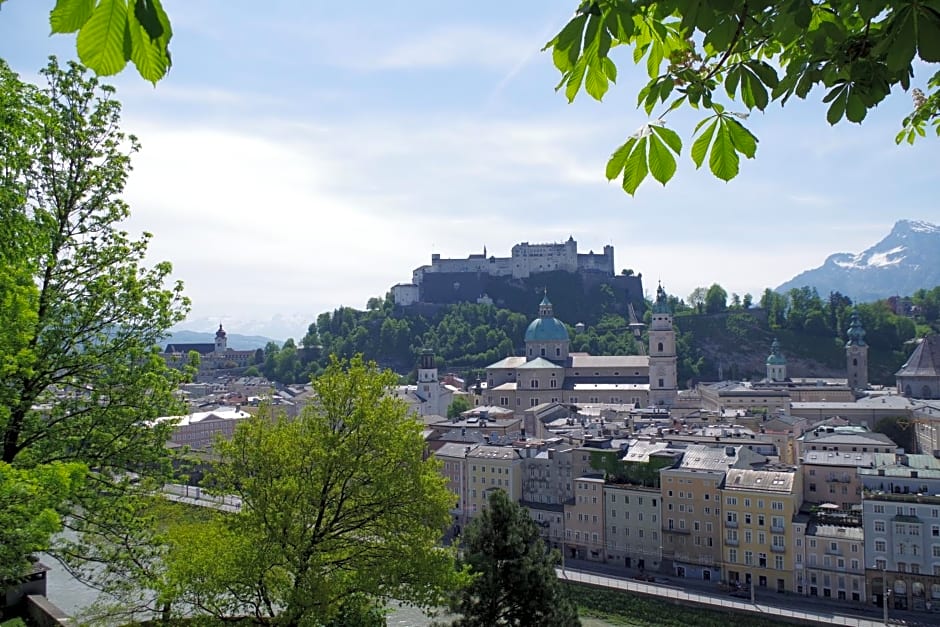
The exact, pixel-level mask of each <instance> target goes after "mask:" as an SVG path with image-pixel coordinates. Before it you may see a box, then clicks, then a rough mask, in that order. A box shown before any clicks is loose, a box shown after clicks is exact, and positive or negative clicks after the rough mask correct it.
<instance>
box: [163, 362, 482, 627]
mask: <svg viewBox="0 0 940 627" xmlns="http://www.w3.org/2000/svg"><path fill="white" fill-rule="evenodd" d="M396 381H397V378H396V377H395V375H394V374H393V373H391V372H389V371H380V370H379V369H378V367H377V366H376V364H375V363H367V362H365V361H363V360H362V359H361V358H360V357H356V358H353V359H352V360H351V361H348V362H346V361H340V360H335V359H334V360H333V361H332V362H331V363H330V365H329V366H328V367H327V368H326V370H325V371H324V373H323V374H322V375H321V376H320V377H318V378H317V379H315V380H314V382H313V387H314V390H315V392H316V396H315V398H316V401H315V402H314V403H313V404H311V405H310V406H308V407H307V408H306V409H305V410H304V412H303V413H302V414H301V416H300V417H299V418H298V419H294V420H288V419H287V418H284V417H279V416H270V415H260V416H257V417H255V418H252V419H250V420H249V421H247V422H246V423H244V424H242V425H240V426H239V427H238V428H237V429H236V432H235V434H234V437H233V438H232V439H231V441H228V442H220V443H219V445H218V449H217V451H218V453H219V455H220V458H221V463H220V464H219V466H218V467H217V469H216V471H215V473H214V478H215V481H216V484H217V488H218V489H219V490H220V491H221V492H222V493H225V494H234V495H237V496H238V497H240V498H241V500H242V510H241V513H240V514H239V515H237V516H222V517H218V518H216V519H214V520H213V521H212V522H211V523H209V524H208V525H207V526H199V527H195V528H191V529H189V530H188V531H187V532H186V533H183V534H179V535H178V536H176V538H175V540H174V542H175V545H174V548H173V551H172V552H171V554H170V556H169V560H168V562H169V569H168V573H167V577H166V581H167V582H168V586H167V589H166V590H165V591H164V592H163V595H164V597H165V598H167V599H173V601H174V603H178V602H182V603H183V604H184V605H185V606H192V607H196V608H198V609H199V610H200V611H201V612H202V613H206V614H211V615H214V616H216V617H218V618H223V617H230V616H234V615H243V614H248V615H250V616H253V617H255V619H256V620H257V621H258V622H261V623H265V624H268V623H269V624H279V625H298V624H313V623H312V621H313V620H314V619H315V620H316V621H320V622H319V623H316V624H322V623H326V622H328V621H329V619H330V618H331V617H333V616H335V615H336V614H337V613H338V612H340V610H341V608H343V607H344V606H345V608H346V610H347V611H348V610H349V609H350V603H352V604H353V605H356V606H359V605H361V603H360V602H361V600H362V599H363V598H365V599H368V600H370V601H379V602H381V601H384V600H386V599H388V598H395V599H399V600H403V601H407V602H412V603H415V604H418V605H422V606H431V605H436V604H439V603H440V602H441V600H442V595H443V594H444V593H445V592H447V591H450V590H453V589H455V588H457V587H459V586H461V585H462V584H463V583H464V578H463V576H462V574H461V573H460V572H458V571H457V570H456V569H455V564H454V553H453V551H452V550H450V549H445V548H441V547H440V546H439V541H440V538H441V535H442V533H443V530H444V529H445V528H446V527H447V526H448V525H449V524H450V523H451V518H450V509H451V507H452V506H453V499H454V497H453V494H452V493H451V492H450V491H449V490H448V489H447V487H446V485H445V480H444V478H443V476H442V475H441V474H440V472H439V471H438V468H437V463H436V462H435V461H434V460H433V458H431V459H425V457H424V442H423V439H422V436H421V427H420V425H419V424H418V423H417V422H415V420H414V419H413V417H411V416H410V415H409V414H408V411H407V408H406V406H405V405H404V404H403V403H402V402H401V401H399V400H397V399H394V398H393V397H392V396H391V395H389V394H388V389H389V387H390V386H392V385H394V384H395V383H396ZM367 605H368V604H367Z"/></svg>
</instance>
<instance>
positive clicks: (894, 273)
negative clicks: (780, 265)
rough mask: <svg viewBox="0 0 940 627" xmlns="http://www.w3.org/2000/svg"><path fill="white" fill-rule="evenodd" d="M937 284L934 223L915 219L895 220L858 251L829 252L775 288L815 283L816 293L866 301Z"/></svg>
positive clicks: (939, 241)
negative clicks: (886, 231) (877, 239)
mask: <svg viewBox="0 0 940 627" xmlns="http://www.w3.org/2000/svg"><path fill="white" fill-rule="evenodd" d="M937 285H940V226H938V225H936V224H931V223H930V222H923V221H918V220H898V221H897V222H896V223H895V224H894V227H893V228H892V229H891V232H890V233H889V234H888V235H887V236H886V237H885V238H884V239H882V240H881V241H880V242H878V243H877V244H875V245H874V246H872V247H870V248H868V249H866V250H864V251H863V252H861V253H858V254H852V253H835V254H833V255H829V257H828V258H827V259H826V261H825V263H823V265H821V266H820V267H818V268H814V269H812V270H807V271H805V272H801V273H800V274H798V275H796V276H795V277H793V278H792V279H790V280H789V281H787V282H786V283H783V284H781V285H780V286H778V287H777V291H778V292H787V291H789V290H790V289H793V288H800V287H804V286H810V287H815V288H816V291H817V292H819V294H820V295H821V296H825V295H827V294H829V293H830V292H836V291H837V292H841V293H842V294H844V295H846V296H848V297H849V298H851V299H852V300H854V301H860V302H866V301H873V300H878V299H881V298H889V297H891V296H910V295H911V294H913V293H914V292H916V291H917V290H919V289H922V288H923V289H930V288H933V287H936V286H937Z"/></svg>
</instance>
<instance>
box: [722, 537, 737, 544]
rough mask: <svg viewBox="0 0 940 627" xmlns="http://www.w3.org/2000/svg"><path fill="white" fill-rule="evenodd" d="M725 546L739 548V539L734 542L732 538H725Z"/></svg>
mask: <svg viewBox="0 0 940 627" xmlns="http://www.w3.org/2000/svg"><path fill="white" fill-rule="evenodd" d="M725 545H726V546H738V541H737V539H734V540H732V539H731V538H725Z"/></svg>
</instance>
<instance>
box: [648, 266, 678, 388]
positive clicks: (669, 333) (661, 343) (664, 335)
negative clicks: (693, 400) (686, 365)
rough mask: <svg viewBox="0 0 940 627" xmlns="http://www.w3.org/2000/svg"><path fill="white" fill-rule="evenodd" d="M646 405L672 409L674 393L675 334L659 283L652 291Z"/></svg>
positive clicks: (675, 386) (676, 383)
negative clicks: (648, 397)
mask: <svg viewBox="0 0 940 627" xmlns="http://www.w3.org/2000/svg"><path fill="white" fill-rule="evenodd" d="M649 341H650V346H649V360H650V366H649V368H650V369H649V372H650V405H652V406H653V407H672V406H673V405H674V404H675V402H676V397H677V394H678V387H679V386H678V381H677V379H678V374H677V370H676V331H675V329H674V328H673V326H672V311H671V310H670V309H669V302H668V300H667V299H666V290H664V289H663V286H662V284H660V285H659V287H657V288H656V302H655V303H653V319H652V321H651V322H650V332H649Z"/></svg>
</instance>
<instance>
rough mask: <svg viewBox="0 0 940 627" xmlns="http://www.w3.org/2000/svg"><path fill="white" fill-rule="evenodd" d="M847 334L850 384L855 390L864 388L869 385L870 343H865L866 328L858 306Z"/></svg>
mask: <svg viewBox="0 0 940 627" xmlns="http://www.w3.org/2000/svg"><path fill="white" fill-rule="evenodd" d="M846 335H847V336H848V342H846V344H845V366H846V367H845V370H846V374H847V375H848V376H847V379H848V384H849V387H850V388H851V389H853V390H864V389H866V388H867V387H868V344H866V343H865V329H864V328H863V327H862V321H861V319H860V318H859V317H858V308H857V307H856V308H854V309H853V310H852V318H851V319H850V321H849V330H848V331H847V332H846Z"/></svg>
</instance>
